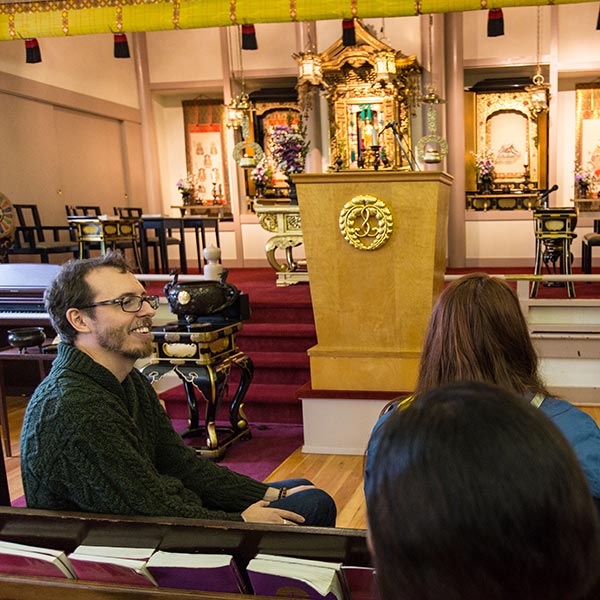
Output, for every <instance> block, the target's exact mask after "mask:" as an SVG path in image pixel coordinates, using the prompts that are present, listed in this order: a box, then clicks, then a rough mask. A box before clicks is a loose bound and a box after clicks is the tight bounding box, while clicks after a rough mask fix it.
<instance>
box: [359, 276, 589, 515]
mask: <svg viewBox="0 0 600 600" xmlns="http://www.w3.org/2000/svg"><path fill="white" fill-rule="evenodd" d="M457 381H479V382H483V383H490V384H494V385H498V386H500V387H502V388H504V389H505V390H508V391H509V392H513V393H514V394H517V395H519V396H522V397H523V398H525V399H526V400H528V401H529V402H531V404H532V405H533V406H534V407H537V408H539V409H540V410H541V411H542V412H543V413H544V414H545V415H546V416H548V417H549V418H550V419H551V420H552V421H553V422H554V423H555V425H557V427H558V428H559V429H560V430H561V431H562V433H563V435H564V436H565V437H566V438H567V440H568V441H569V443H570V444H571V446H572V447H573V449H574V450H575V454H576V455H577V458H578V459H579V462H580V463H581V466H582V468H583V471H584V473H585V475H586V477H587V479H588V482H589V484H590V488H591V491H592V495H593V496H594V498H595V499H596V502H597V503H598V505H599V508H600V429H599V428H598V426H597V425H596V422H595V421H594V419H592V417H591V416H589V415H588V414H586V413H584V412H583V411H581V410H579V409H577V408H576V407H575V406H573V405H572V404H570V403H569V402H567V401H565V400H560V399H557V398H553V397H552V396H551V394H550V392H548V390H547V389H546V388H545V386H544V383H543V381H542V379H541V377H540V375H539V371H538V357H537V354H536V352H535V349H534V347H533V343H532V341H531V338H530V336H529V330H528V328H527V322H526V321H525V317H524V316H523V313H522V311H521V307H520V305H519V300H518V298H517V295H516V294H515V292H514V291H513V289H512V288H511V287H510V286H509V285H508V284H507V283H506V282H505V281H503V280H502V279H499V278H496V277H490V276H489V275H486V274H485V273H473V274H471V275H465V276H464V277H461V278H460V279H457V280H456V281H454V282H453V283H451V284H450V285H449V286H448V287H446V288H445V289H444V291H443V292H442V293H441V294H440V297H439V298H438V301H437V302H436V304H435V306H434V308H433V312H432V315H431V319H430V321H429V327H428V330H427V334H426V336H425V343H424V345H423V352H422V354H421V364H420V368H419V376H418V379H417V383H416V386H415V394H422V393H424V392H427V391H429V390H431V389H433V388H436V387H438V386H440V385H443V384H445V383H452V382H457ZM412 398H413V396H410V397H409V398H406V399H405V400H403V401H400V402H399V403H397V404H395V405H393V406H392V409H394V408H401V407H403V406H406V405H407V404H409V403H410V402H411V401H412ZM388 416H389V412H388V413H385V414H384V415H383V416H382V417H381V418H380V420H379V421H378V422H377V424H376V425H375V429H374V431H376V430H377V428H378V427H380V426H381V424H382V423H383V422H384V421H385V419H386V418H388ZM373 444H374V442H370V443H369V452H368V454H367V465H366V470H365V482H366V481H367V480H368V478H369V476H370V471H371V469H372V466H373V461H374V458H373V456H372V454H373V452H372V451H373Z"/></svg>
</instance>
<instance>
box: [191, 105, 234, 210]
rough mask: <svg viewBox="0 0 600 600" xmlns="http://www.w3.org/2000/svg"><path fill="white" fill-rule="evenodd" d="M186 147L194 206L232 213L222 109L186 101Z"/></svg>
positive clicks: (217, 106)
mask: <svg viewBox="0 0 600 600" xmlns="http://www.w3.org/2000/svg"><path fill="white" fill-rule="evenodd" d="M182 105H183V116H184V122H185V131H186V136H185V147H186V157H187V161H186V162H187V171H188V177H189V178H190V179H191V180H192V182H193V186H194V191H193V203H195V204H199V205H202V206H219V207H225V209H226V211H227V212H230V211H231V203H230V196H229V180H228V175H227V156H226V152H225V136H224V127H223V106H222V105H221V104H215V103H213V102H212V101H206V100H184V101H183V102H182Z"/></svg>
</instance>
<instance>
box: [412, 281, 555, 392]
mask: <svg viewBox="0 0 600 600" xmlns="http://www.w3.org/2000/svg"><path fill="white" fill-rule="evenodd" d="M454 381H481V382H486V383H493V384H496V385H499V386H501V387H503V388H505V389H507V390H511V391H513V392H515V393H517V394H525V393H527V392H533V393H538V392H539V393H541V394H543V395H548V392H547V391H546V389H545V388H544V384H543V383H542V381H541V378H540V376H539V374H538V357H537V354H536V352H535V349H534V347H533V344H532V342H531V338H530V336H529V331H528V329H527V322H526V321H525V317H524V316H523V313H522V311H521V307H520V305H519V300H518V298H517V295H516V294H515V292H514V291H513V289H512V288H511V287H510V286H509V285H508V284H507V283H506V282H505V281H503V280H502V279H498V278H496V277H490V276H489V275H486V274H485V273H473V274H471V275H466V276H464V277H461V278H460V279H457V280H456V281H454V282H453V283H451V284H450V285H449V286H448V287H446V288H445V289H444V291H443V292H442V293H441V294H440V297H439V298H438V301H437V302H436V304H435V306H434V308H433V312H432V315H431V319H430V321H429V328H428V330H427V334H426V337H425V343H424V345H423V352H422V354H421V364H420V369H419V377H418V381H417V385H416V387H415V391H416V392H417V393H422V392H426V391H427V390H430V389H432V388H434V387H437V386H439V385H443V384H445V383H452V382H454Z"/></svg>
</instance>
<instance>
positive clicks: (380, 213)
mask: <svg viewBox="0 0 600 600" xmlns="http://www.w3.org/2000/svg"><path fill="white" fill-rule="evenodd" d="M393 226H394V219H393V218H392V213H391V212H390V209H389V208H388V207H387V205H386V204H385V202H383V200H379V199H378V198H375V196H366V195H363V196H355V197H354V198H352V200H350V201H349V202H346V204H344V208H342V211H341V212H340V231H341V233H342V235H343V236H344V239H345V240H346V241H347V242H348V243H349V244H351V245H352V246H354V247H355V248H358V249H359V250H377V248H381V246H383V245H384V244H385V243H386V242H387V241H388V239H389V238H390V236H391V235H392V229H393Z"/></svg>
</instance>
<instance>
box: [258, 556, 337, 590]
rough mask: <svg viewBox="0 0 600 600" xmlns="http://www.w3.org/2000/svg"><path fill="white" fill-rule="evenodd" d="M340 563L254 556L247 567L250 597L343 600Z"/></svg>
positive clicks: (286, 557)
mask: <svg viewBox="0 0 600 600" xmlns="http://www.w3.org/2000/svg"><path fill="white" fill-rule="evenodd" d="M341 566H342V565H341V564H340V563H329V562H325V561H320V560H308V559H301V558H292V557H288V556H276V555H271V554H258V555H257V556H256V558H253V559H252V560H251V561H250V562H249V563H248V567H247V572H248V577H249V578H250V583H251V584H252V589H253V590H254V593H255V594H257V595H261V596H287V597H297V598H310V599H311V600H344V593H343V589H342V583H341V579H340V568H341Z"/></svg>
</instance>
